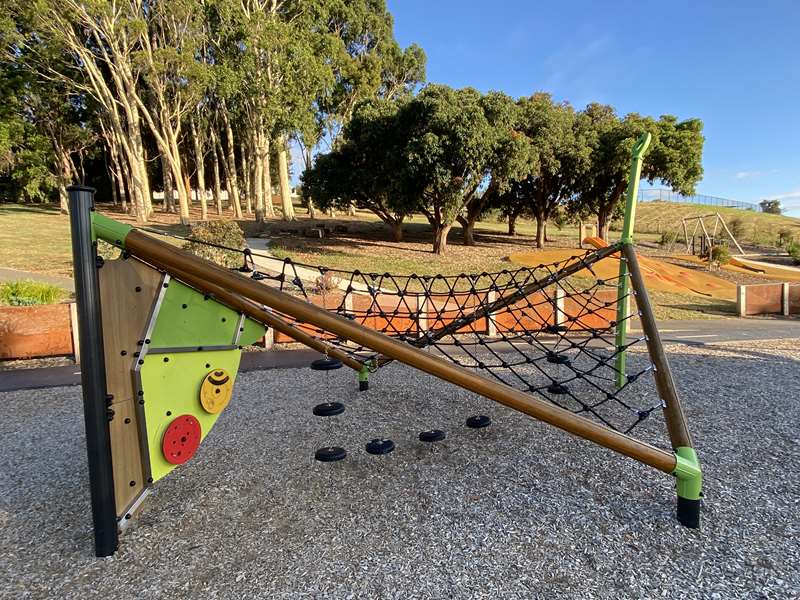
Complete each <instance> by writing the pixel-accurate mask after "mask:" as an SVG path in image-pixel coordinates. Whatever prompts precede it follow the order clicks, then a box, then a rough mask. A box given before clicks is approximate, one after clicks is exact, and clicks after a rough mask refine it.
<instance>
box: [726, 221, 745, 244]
mask: <svg viewBox="0 0 800 600" xmlns="http://www.w3.org/2000/svg"><path fill="white" fill-rule="evenodd" d="M728 229H730V230H731V234H732V235H733V237H735V238H736V240H737V241H739V240H740V239H741V238H742V237H744V221H742V220H741V219H740V218H739V217H734V218H733V219H731V220H730V221H728Z"/></svg>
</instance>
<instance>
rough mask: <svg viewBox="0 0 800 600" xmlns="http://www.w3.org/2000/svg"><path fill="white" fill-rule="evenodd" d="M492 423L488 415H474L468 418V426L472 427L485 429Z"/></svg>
mask: <svg viewBox="0 0 800 600" xmlns="http://www.w3.org/2000/svg"><path fill="white" fill-rule="evenodd" d="M491 424H492V420H491V419H490V418H489V417H487V416H486V415H474V416H472V417H470V418H469V419H467V427H469V428H471V429H483V428H484V427H488V426H489V425H491Z"/></svg>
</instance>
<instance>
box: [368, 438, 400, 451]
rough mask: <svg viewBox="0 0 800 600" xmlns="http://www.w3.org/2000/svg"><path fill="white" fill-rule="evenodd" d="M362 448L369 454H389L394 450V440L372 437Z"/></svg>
mask: <svg viewBox="0 0 800 600" xmlns="http://www.w3.org/2000/svg"><path fill="white" fill-rule="evenodd" d="M364 448H365V449H366V451H367V453H369V454H389V452H391V451H393V450H394V442H393V441H392V440H382V439H374V440H371V441H369V442H367V445H366V446H365V447H364Z"/></svg>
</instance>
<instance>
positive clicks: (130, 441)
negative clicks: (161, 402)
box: [109, 401, 147, 517]
mask: <svg viewBox="0 0 800 600" xmlns="http://www.w3.org/2000/svg"><path fill="white" fill-rule="evenodd" d="M113 409H114V419H113V420H112V421H111V423H110V424H109V431H110V433H111V462H112V465H113V468H114V498H115V500H116V503H117V517H122V516H123V515H124V514H125V511H126V508H127V507H128V506H130V505H131V503H132V502H133V501H134V500H135V499H136V497H137V496H138V495H139V494H140V493H141V491H142V490H143V489H144V487H145V485H146V483H147V482H146V481H144V468H143V466H142V459H141V451H140V447H139V429H138V427H139V423H138V419H137V418H136V408H135V405H134V404H133V401H131V402H120V403H117V404H115V405H114V407H113Z"/></svg>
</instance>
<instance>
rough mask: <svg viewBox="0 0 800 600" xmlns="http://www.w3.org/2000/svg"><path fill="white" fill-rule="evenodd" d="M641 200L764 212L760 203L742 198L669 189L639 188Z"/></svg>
mask: <svg viewBox="0 0 800 600" xmlns="http://www.w3.org/2000/svg"><path fill="white" fill-rule="evenodd" d="M639 201H640V202H683V203H687V204H705V205H707V206H722V207H725V208H738V209H741V210H752V211H754V212H762V211H761V207H760V206H759V205H758V204H754V203H752V202H742V201H740V200H731V199H730V198H719V197H717V196H705V195H703V194H695V195H692V196H683V195H682V194H679V193H678V192H673V191H672V190H667V189H658V188H653V189H641V188H640V189H639Z"/></svg>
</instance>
